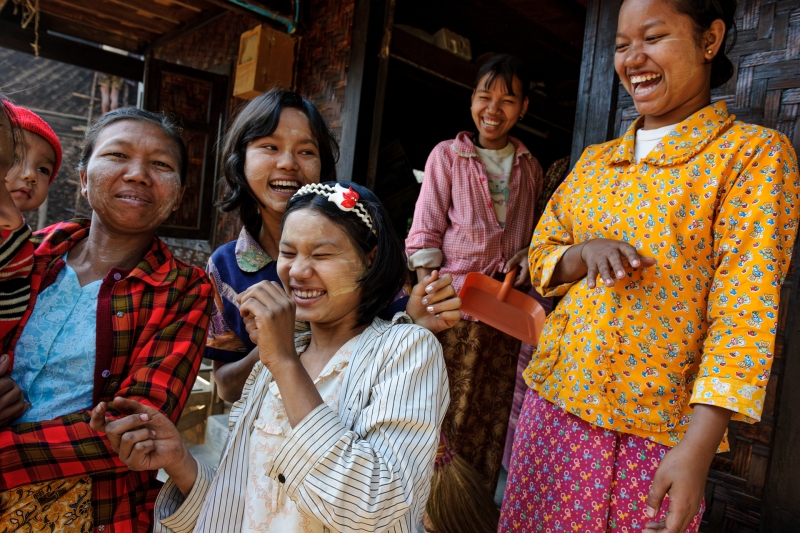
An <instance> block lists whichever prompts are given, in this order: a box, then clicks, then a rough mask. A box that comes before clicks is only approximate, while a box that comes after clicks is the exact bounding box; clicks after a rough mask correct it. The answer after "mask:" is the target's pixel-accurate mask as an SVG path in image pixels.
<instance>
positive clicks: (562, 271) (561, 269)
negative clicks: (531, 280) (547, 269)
mask: <svg viewBox="0 0 800 533" xmlns="http://www.w3.org/2000/svg"><path fill="white" fill-rule="evenodd" d="M583 246H584V245H583V244H579V245H577V246H573V247H571V248H570V249H569V250H567V252H566V253H565V254H564V255H562V256H561V259H560V260H559V262H558V263H557V264H556V268H554V269H553V275H552V276H551V277H550V286H551V287H555V286H557V285H561V284H563V283H572V282H573V281H578V280H579V279H581V278H582V277H584V276H585V275H586V272H587V270H588V267H587V266H586V263H585V262H584V261H583V259H581V250H582V249H583Z"/></svg>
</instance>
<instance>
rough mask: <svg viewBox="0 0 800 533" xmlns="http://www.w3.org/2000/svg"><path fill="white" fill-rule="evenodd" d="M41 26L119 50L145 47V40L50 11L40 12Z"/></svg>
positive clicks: (137, 51) (133, 49)
mask: <svg viewBox="0 0 800 533" xmlns="http://www.w3.org/2000/svg"><path fill="white" fill-rule="evenodd" d="M40 26H41V28H46V29H48V30H52V31H57V32H58V33H63V34H64V35H69V36H72V37H77V38H78V39H83V40H85V41H91V42H94V43H98V44H105V45H108V46H113V47H114V48H119V49H120V50H127V51H128V52H134V53H137V54H139V53H141V52H142V50H144V47H145V41H143V40H141V39H137V38H133V37H129V36H127V35H120V34H118V33H113V32H110V31H105V30H101V29H100V28H95V27H92V26H87V25H85V24H81V23H80V22H75V21H74V20H69V19H65V18H61V17H57V16H55V15H53V14H51V13H42V17H41V20H40Z"/></svg>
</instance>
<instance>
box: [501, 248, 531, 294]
mask: <svg viewBox="0 0 800 533" xmlns="http://www.w3.org/2000/svg"><path fill="white" fill-rule="evenodd" d="M528 251H529V247H528V246H526V247H525V248H523V249H522V250H520V251H519V252H517V253H515V254H514V257H512V258H511V259H509V260H508V261H507V262H506V265H505V267H504V268H503V274H506V273H507V272H508V271H509V270H511V269H512V268H514V267H515V266H517V265H519V272H517V278H516V279H515V280H514V286H515V287H519V286H520V285H524V284H525V283H530V281H531V273H530V266H529V265H528Z"/></svg>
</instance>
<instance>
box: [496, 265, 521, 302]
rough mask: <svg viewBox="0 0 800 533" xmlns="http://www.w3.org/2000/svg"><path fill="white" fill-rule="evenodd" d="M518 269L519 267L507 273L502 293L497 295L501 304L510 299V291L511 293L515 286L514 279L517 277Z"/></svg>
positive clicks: (501, 289) (501, 288)
mask: <svg viewBox="0 0 800 533" xmlns="http://www.w3.org/2000/svg"><path fill="white" fill-rule="evenodd" d="M518 269H519V267H514V268H512V269H511V270H509V271H508V273H506V277H505V279H504V280H503V285H502V287H500V292H498V293H497V299H498V300H500V301H501V302H505V301H506V298H508V291H510V290H511V287H512V286H513V285H514V278H515V277H516V275H517V270H518Z"/></svg>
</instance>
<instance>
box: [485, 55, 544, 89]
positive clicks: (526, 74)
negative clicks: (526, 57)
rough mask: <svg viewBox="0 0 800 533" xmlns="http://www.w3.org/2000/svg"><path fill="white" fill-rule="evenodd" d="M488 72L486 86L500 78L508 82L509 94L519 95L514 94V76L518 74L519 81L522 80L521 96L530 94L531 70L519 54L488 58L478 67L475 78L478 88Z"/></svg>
mask: <svg viewBox="0 0 800 533" xmlns="http://www.w3.org/2000/svg"><path fill="white" fill-rule="evenodd" d="M487 74H488V75H489V77H488V78H486V85H485V87H487V88H488V87H491V86H492V84H493V83H494V81H495V80H496V79H498V78H500V79H501V80H503V82H504V83H505V84H506V90H507V91H508V92H509V94H511V95H513V96H517V95H516V94H514V76H516V77H517V78H519V81H521V82H522V95H521V98H523V99H524V98H525V97H526V96H528V91H529V90H530V87H531V75H530V71H529V70H528V67H527V66H526V65H525V63H524V62H523V61H522V60H521V59H520V58H518V57H517V56H512V55H510V54H497V55H494V56H492V57H490V58H489V59H488V60H486V62H485V63H484V64H483V65H481V68H480V69H478V75H477V76H476V78H475V89H478V85H479V84H480V82H481V80H482V79H483V77H484V76H486V75H487Z"/></svg>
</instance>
